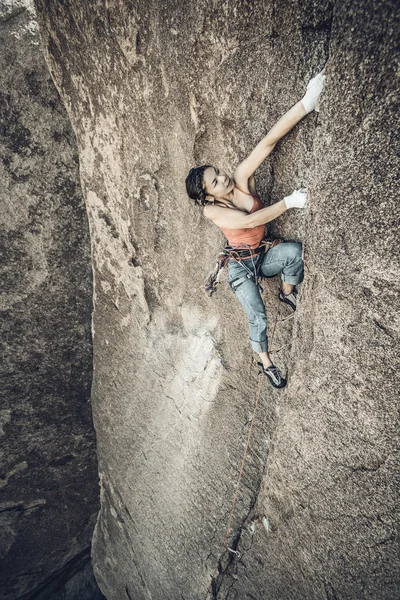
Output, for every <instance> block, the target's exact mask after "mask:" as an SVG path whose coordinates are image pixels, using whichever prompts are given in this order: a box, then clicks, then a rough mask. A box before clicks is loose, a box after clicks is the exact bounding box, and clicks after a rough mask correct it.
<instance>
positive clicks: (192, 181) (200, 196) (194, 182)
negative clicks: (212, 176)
mask: <svg viewBox="0 0 400 600" xmlns="http://www.w3.org/2000/svg"><path fill="white" fill-rule="evenodd" d="M209 167H211V165H203V166H202V167H195V168H194V169H190V171H189V175H188V176H187V177H186V191H187V193H188V196H189V198H191V199H192V200H194V203H195V204H197V205H200V204H201V205H202V206H205V205H206V204H207V200H206V195H207V194H206V191H205V189H204V187H203V177H204V171H205V170H206V169H208V168H209Z"/></svg>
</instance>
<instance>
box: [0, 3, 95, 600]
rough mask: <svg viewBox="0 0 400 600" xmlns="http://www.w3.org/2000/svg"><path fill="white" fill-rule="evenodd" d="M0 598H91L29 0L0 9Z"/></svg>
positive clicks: (78, 338) (72, 165) (77, 255)
mask: <svg viewBox="0 0 400 600" xmlns="http://www.w3.org/2000/svg"><path fill="white" fill-rule="evenodd" d="M0 48H1V50H0V156H1V160H0V183H1V186H0V200H1V214H0V220H1V234H0V235H1V256H2V260H1V282H2V283H1V287H2V294H1V341H0V344H1V356H2V361H1V375H2V377H1V381H2V384H1V389H0V396H1V401H0V444H1V448H2V452H1V459H0V548H1V550H0V555H1V559H0V564H1V566H0V590H1V591H0V596H1V598H2V599H4V600H13V599H16V598H20V599H21V598H24V599H28V598H29V599H30V598H36V599H37V600H40V599H42V600H44V599H47V598H52V600H55V599H56V598H60V600H61V598H62V599H63V600H72V599H75V598H79V600H85V599H87V598H91V599H93V598H95V597H96V594H97V597H99V596H100V592H99V591H98V589H97V587H96V583H95V580H94V577H93V573H92V571H91V563H90V544H91V536H92V531H93V527H94V524H95V519H96V514H97V511H98V505H99V488H98V477H97V465H96V453H95V435H94V428H93V423H92V416H91V404H90V390H91V378H92V344H91V302H92V300H91V297H92V271H91V260H90V244H89V230H88V223H87V216H86V210H85V205H84V202H83V199H82V193H81V190H80V185H79V174H78V155H77V151H76V143H75V138H74V134H73V131H72V128H71V125H70V122H69V120H68V117H67V115H66V112H65V109H64V107H63V104H62V102H61V100H60V98H59V96H58V93H57V91H56V89H55V87H54V84H53V82H52V80H51V77H50V75H49V72H48V69H47V67H46V64H45V61H44V58H43V53H42V52H41V48H40V43H39V32H38V25H37V22H36V18H35V12H34V9H33V4H32V2H29V1H18V2H17V1H12V2H11V1H6V0H2V1H0Z"/></svg>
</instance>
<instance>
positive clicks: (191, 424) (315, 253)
mask: <svg viewBox="0 0 400 600" xmlns="http://www.w3.org/2000/svg"><path fill="white" fill-rule="evenodd" d="M36 6H37V8H38V11H39V14H40V26H41V32H42V39H43V44H44V49H45V53H46V57H47V60H48V64H49V68H50V71H51V73H52V76H53V78H54V81H55V82H56V85H57V87H58V89H59V91H60V94H61V96H62V98H63V100H64V102H65V105H66V107H67V110H68V113H69V115H70V118H71V122H72V124H73V127H74V130H75V133H76V137H77V143H78V149H79V154H80V164H81V178H82V185H83V192H84V196H85V200H86V205H87V209H88V215H89V224H90V230H91V243H92V259H93V272H94V314H93V343H94V380H93V395H92V402H93V411H94V421H95V427H96V432H97V448H98V456H99V472H100V480H101V510H100V514H99V518H98V521H97V526H96V530H95V535H94V543H93V551H92V553H93V563H94V569H95V574H96V578H97V580H98V581H99V584H100V587H101V589H102V591H103V592H104V593H105V595H106V596H107V598H109V600H121V599H122V598H128V599H129V598H130V599H135V600H142V599H143V600H144V599H146V600H148V599H150V598H151V599H153V600H161V599H163V600H165V599H168V600H176V599H177V598H180V599H186V600H195V599H196V600H197V599H199V600H200V599H202V598H205V596H206V594H207V588H208V587H209V583H210V578H211V575H212V574H213V573H215V567H216V564H217V562H218V567H219V568H218V571H217V575H216V577H215V578H214V580H213V585H212V586H211V589H210V595H211V596H212V597H213V598H216V599H217V598H218V599H221V600H222V599H228V598H229V600H232V599H243V598H251V599H253V600H254V599H257V600H264V599H267V598H268V599H271V600H272V599H273V600H291V599H293V600H298V599H300V598H301V599H307V600H313V599H318V600H319V599H324V600H325V599H329V600H334V599H337V600H339V599H354V598H364V599H368V600H388V599H393V600H394V598H396V597H398V594H399V580H398V577H397V575H396V572H398V558H397V554H396V535H395V531H396V529H395V524H396V519H397V518H398V515H397V514H396V510H397V508H396V507H397V506H398V496H397V491H396V483H398V471H396V468H395V458H396V449H397V448H398V437H397V435H396V431H397V429H396V414H395V392H396V389H397V387H396V385H395V377H396V365H397V363H396V356H397V355H396V348H397V347H398V346H397V344H398V322H397V318H396V313H395V310H394V306H395V300H396V299H397V298H398V287H397V277H398V269H397V267H396V260H395V259H396V257H398V251H397V241H396V235H395V232H396V223H397V218H398V207H397V205H396V197H397V188H396V184H395V176H396V168H395V162H394V145H395V143H396V141H398V140H396V128H395V114H396V109H397V108H398V106H397V104H396V102H397V100H396V89H397V81H396V73H397V71H396V63H395V48H396V40H397V30H396V7H395V3H394V2H383V1H382V2H374V3H370V2H365V1H359V2H356V3H353V2H350V0H341V1H338V2H327V1H324V2H318V3H317V2H313V1H309V2H291V3H281V4H277V3H273V2H269V1H268V2H261V1H256V2H246V1H242V2H238V1H236V0H227V1H224V2H212V1H211V0H200V1H199V2H196V3H194V2H188V1H184V2H176V1H173V0H169V1H167V2H159V1H158V0H152V1H146V2H144V1H140V0H139V1H137V2H131V1H128V0H125V1H123V0H108V1H107V2H95V1H94V0H91V1H86V2H83V1H82V0H81V1H80V0H64V1H62V2H61V1H58V2H48V1H46V0H36ZM324 66H326V76H327V79H326V91H325V94H324V97H323V99H322V102H321V108H320V112H319V114H317V113H313V114H311V115H309V116H308V117H307V118H306V119H304V120H303V121H302V122H301V123H300V124H299V125H298V126H297V127H296V128H295V129H294V130H293V131H292V132H291V133H290V134H289V135H288V136H287V137H286V139H285V140H283V141H282V142H281V143H280V144H279V145H278V146H277V148H276V149H275V152H274V155H273V156H272V157H271V159H270V160H268V161H267V163H266V164H265V165H263V166H262V168H260V170H259V173H258V174H257V181H258V186H259V189H260V191H261V193H262V195H263V197H264V199H265V201H266V202H269V201H276V200H278V199H281V198H282V197H283V195H285V194H287V193H288V192H290V191H292V190H293V189H295V188H296V187H299V186H300V185H306V186H307V187H308V190H309V207H308V209H307V211H305V212H304V213H300V211H295V210H293V211H289V212H288V213H286V214H285V215H284V216H283V217H281V218H280V219H279V220H278V221H277V222H276V223H274V224H273V226H272V228H271V230H272V233H273V234H275V235H282V236H284V237H285V238H287V239H301V240H302V241H303V243H304V255H305V260H306V278H305V281H304V283H303V285H302V288H301V293H300V306H299V310H298V312H297V314H296V317H295V319H294V320H289V321H282V322H280V323H279V324H278V326H277V329H276V334H275V337H274V341H273V344H274V349H275V350H279V352H276V355H275V356H276V362H277V363H278V364H279V365H281V366H283V367H286V366H287V367H288V373H289V385H288V387H287V389H286V390H285V391H275V390H273V389H271V388H270V387H268V386H267V385H265V386H264V388H263V390H262V393H261V400H260V407H259V410H258V416H257V421H256V426H255V430H254V434H253V440H252V445H251V449H250V454H249V456H248V459H247V463H246V467H245V473H244V477H243V480H242V485H241V489H240V494H239V498H238V502H237V505H236V509H235V513H234V518H233V526H232V533H231V536H230V539H229V543H230V545H231V547H232V548H234V549H236V550H237V551H239V552H240V556H237V555H232V554H228V553H227V552H225V553H223V554H222V556H221V552H222V549H221V546H222V540H223V537H224V533H225V529H226V526H227V522H228V518H229V510H230V505H231V501H232V497H233V493H234V488H235V484H236V480H237V476H238V471H239V466H240V462H241V457H242V454H243V449H244V443H245V439H246V436H247V432H248V429H249V424H250V419H251V415H252V411H253V406H254V401H255V395H256V390H257V368H256V367H255V363H254V360H253V356H252V354H251V351H250V348H249V345H248V339H247V335H248V334H247V324H246V322H245V318H244V315H243V313H242V310H241V307H240V306H239V304H238V303H237V302H236V301H235V298H234V297H233V295H232V293H231V292H230V290H229V288H228V286H227V285H225V286H224V287H223V286H221V289H220V290H219V291H218V294H217V296H216V297H215V299H214V298H213V299H212V300H210V299H209V298H207V297H206V295H205V294H204V292H203V291H202V280H203V277H204V275H205V274H206V273H207V272H208V270H209V269H210V268H211V267H212V266H213V264H214V257H215V255H216V254H217V252H218V251H219V248H220V247H221V245H222V243H223V237H222V235H221V234H220V233H219V231H218V230H217V229H216V228H215V227H213V226H212V225H211V224H210V223H208V222H206V221H205V219H204V217H203V216H202V211H201V210H199V209H198V208H196V207H195V206H193V205H192V204H191V203H190V202H189V201H188V199H187V197H186V194H185V188H184V179H185V175H186V173H187V171H188V169H189V168H190V167H191V166H193V165H194V164H201V163H203V162H210V163H211V164H213V163H214V164H217V165H220V166H221V167H224V168H228V169H232V168H233V167H234V166H235V165H236V164H237V162H238V161H239V160H241V159H242V158H244V157H245V156H246V153H247V152H249V151H250V150H251V149H252V147H253V146H254V145H255V143H256V142H257V141H258V140H259V139H260V137H261V136H262V135H263V134H264V133H265V132H266V131H267V130H268V128H269V127H271V126H272V125H273V123H274V122H275V121H276V119H277V118H279V116H281V115H282V114H283V113H284V112H285V111H286V110H288V109H289V108H290V107H291V105H293V104H294V103H295V102H296V101H297V100H299V99H300V98H301V96H302V94H303V92H304V89H305V85H306V83H307V81H308V79H309V78H310V77H311V76H312V75H314V74H315V73H316V72H318V71H319V70H321V68H322V67H324ZM278 286H279V282H278V281H277V280H276V279H273V280H269V281H267V282H266V283H265V290H264V296H265V302H266V305H267V311H268V315H269V317H270V323H271V325H272V324H273V321H274V315H275V314H276V311H277V301H276V294H277V291H278Z"/></svg>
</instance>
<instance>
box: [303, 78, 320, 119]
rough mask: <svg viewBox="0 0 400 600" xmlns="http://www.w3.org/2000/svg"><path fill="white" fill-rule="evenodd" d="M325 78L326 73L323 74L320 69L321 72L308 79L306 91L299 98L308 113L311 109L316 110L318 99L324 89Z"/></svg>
mask: <svg viewBox="0 0 400 600" xmlns="http://www.w3.org/2000/svg"><path fill="white" fill-rule="evenodd" d="M325 79H326V75H324V71H321V73H318V75H316V76H315V77H313V78H312V79H311V80H310V82H309V84H308V86H307V91H306V93H305V95H304V97H303V98H302V99H301V102H302V104H303V106H304V108H305V110H306V113H309V112H311V111H312V110H318V100H319V97H320V95H321V94H322V90H323V89H324V84H325Z"/></svg>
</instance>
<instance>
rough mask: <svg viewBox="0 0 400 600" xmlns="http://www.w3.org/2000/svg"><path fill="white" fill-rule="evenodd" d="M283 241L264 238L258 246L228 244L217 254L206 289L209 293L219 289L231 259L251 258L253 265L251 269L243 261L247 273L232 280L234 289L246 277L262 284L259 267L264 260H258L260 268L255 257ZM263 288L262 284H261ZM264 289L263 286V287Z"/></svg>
mask: <svg viewBox="0 0 400 600" xmlns="http://www.w3.org/2000/svg"><path fill="white" fill-rule="evenodd" d="M281 242H283V240H280V239H277V240H267V239H265V240H262V242H261V243H260V245H259V246H258V248H250V246H247V245H245V244H242V245H240V246H234V247H232V246H228V245H226V246H225V248H224V249H223V251H222V252H220V253H219V254H218V256H217V262H216V265H215V268H214V270H213V271H211V272H210V273H209V274H208V276H207V279H206V280H205V282H204V289H205V291H206V292H207V293H208V295H209V296H210V298H211V296H212V295H213V293H214V292H216V291H217V286H218V284H219V283H220V278H221V275H222V272H223V270H224V268H225V267H226V265H227V263H228V261H229V260H235V261H236V262H242V261H244V260H249V259H251V261H252V267H253V269H252V270H251V269H250V268H249V267H248V266H247V265H245V264H244V263H243V267H244V268H245V269H246V271H247V274H246V275H245V276H242V277H239V278H237V279H234V280H233V281H231V282H230V286H231V288H232V290H233V291H235V290H236V289H237V288H238V287H239V286H240V285H241V284H242V283H244V282H245V281H246V279H254V281H255V282H256V283H257V284H258V285H259V286H260V283H259V280H260V279H261V277H260V276H259V269H260V266H261V263H262V260H260V261H259V262H258V268H257V269H256V267H255V264H254V259H255V258H256V257H257V256H259V255H260V254H261V255H264V254H265V253H266V252H268V250H270V249H271V248H273V247H274V246H277V245H278V244H280V243H281ZM260 288H261V286H260ZM261 291H262V288H261Z"/></svg>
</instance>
